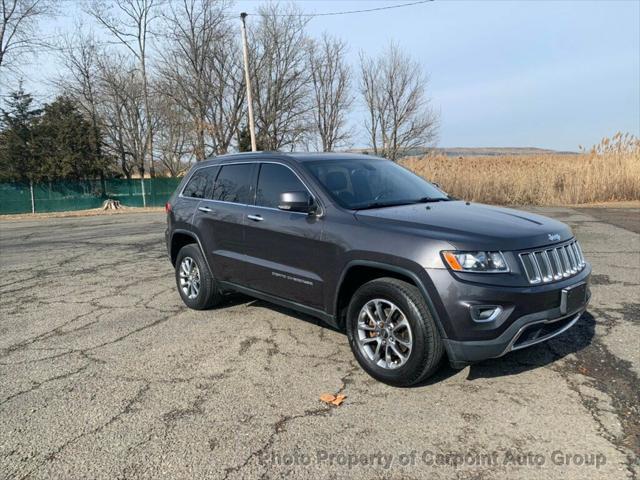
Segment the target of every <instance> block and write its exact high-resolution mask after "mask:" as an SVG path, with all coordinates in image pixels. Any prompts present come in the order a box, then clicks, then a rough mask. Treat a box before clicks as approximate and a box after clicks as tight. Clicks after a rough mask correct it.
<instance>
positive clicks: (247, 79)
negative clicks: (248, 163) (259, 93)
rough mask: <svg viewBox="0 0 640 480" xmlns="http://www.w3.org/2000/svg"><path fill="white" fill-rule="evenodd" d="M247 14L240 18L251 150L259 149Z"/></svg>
mask: <svg viewBox="0 0 640 480" xmlns="http://www.w3.org/2000/svg"><path fill="white" fill-rule="evenodd" d="M245 18H247V14H246V13H245V12H242V13H241V14H240V19H241V20H242V56H243V57H244V81H245V83H246V84H247V106H248V108H247V110H248V113H249V133H250V134H251V151H252V152H255V151H257V150H258V148H257V147H256V126H255V123H254V122H253V99H252V96H251V78H250V75H249V48H248V47H247V26H246V25H245Z"/></svg>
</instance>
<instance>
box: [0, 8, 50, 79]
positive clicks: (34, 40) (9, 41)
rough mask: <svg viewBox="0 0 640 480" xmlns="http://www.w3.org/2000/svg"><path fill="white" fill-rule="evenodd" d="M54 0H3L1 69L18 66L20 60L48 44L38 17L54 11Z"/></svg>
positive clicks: (0, 47)
mask: <svg viewBox="0 0 640 480" xmlns="http://www.w3.org/2000/svg"><path fill="white" fill-rule="evenodd" d="M53 5H54V4H53V2H52V1H51V0H2V1H1V2H0V14H1V15H0V72H2V71H3V70H5V69H11V70H15V69H16V68H17V67H18V66H19V64H20V62H24V61H25V59H26V58H27V57H28V56H29V55H31V54H33V53H35V52H36V50H37V49H38V48H41V47H43V46H45V45H46V44H45V42H44V41H43V39H42V36H41V35H39V34H38V32H37V25H38V21H39V20H40V19H41V18H42V17H44V16H46V15H51V14H52V13H53V12H54V8H53Z"/></svg>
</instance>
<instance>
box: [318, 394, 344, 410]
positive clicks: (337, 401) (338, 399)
mask: <svg viewBox="0 0 640 480" xmlns="http://www.w3.org/2000/svg"><path fill="white" fill-rule="evenodd" d="M345 398H347V396H346V395H333V394H332V393H323V394H322V395H320V400H322V401H323V402H324V403H328V404H330V405H334V406H336V407H339V406H340V405H341V404H342V402H344V399H345Z"/></svg>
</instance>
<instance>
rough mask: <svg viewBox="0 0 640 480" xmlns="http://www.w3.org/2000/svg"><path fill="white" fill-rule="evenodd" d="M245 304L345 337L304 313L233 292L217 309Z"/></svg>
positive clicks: (227, 295)
mask: <svg viewBox="0 0 640 480" xmlns="http://www.w3.org/2000/svg"><path fill="white" fill-rule="evenodd" d="M243 303H244V304H247V305H251V306H254V307H261V308H267V309H269V310H272V311H274V312H278V313H281V314H282V315H286V316H288V317H293V318H295V319H297V320H302V321H303V322H307V323H311V324H313V325H316V326H318V327H320V328H324V329H327V330H331V331H333V332H337V333H340V334H342V335H345V337H346V333H345V332H344V331H343V330H339V329H337V328H334V327H332V326H331V325H329V324H328V323H326V322H323V321H322V320H320V319H318V318H315V317H312V316H311V315H306V314H304V313H300V312H297V311H296V310H293V309H291V308H287V307H281V306H280V305H276V304H275V303H270V302H265V301H263V300H259V299H256V298H253V297H250V296H248V295H244V294H242V293H237V292H233V293H228V294H226V295H225V299H224V302H223V303H222V304H221V305H220V306H219V307H218V308H220V309H225V308H227V307H232V306H235V305H241V304H243Z"/></svg>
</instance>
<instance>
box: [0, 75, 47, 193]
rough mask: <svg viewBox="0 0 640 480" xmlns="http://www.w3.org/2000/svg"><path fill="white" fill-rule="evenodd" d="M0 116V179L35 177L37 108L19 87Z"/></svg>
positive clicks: (28, 178) (23, 179) (37, 164)
mask: <svg viewBox="0 0 640 480" xmlns="http://www.w3.org/2000/svg"><path fill="white" fill-rule="evenodd" d="M6 105H7V108H6V109H2V110H1V112H2V114H1V115H0V128H1V131H0V181H21V182H28V181H30V180H38V179H39V177H40V175H39V162H38V158H37V157H36V155H35V154H34V153H35V152H34V129H35V125H36V123H37V121H38V118H39V116H40V114H41V112H42V111H41V110H40V109H38V108H35V107H34V105H33V97H32V96H31V95H30V94H28V93H25V91H24V90H23V89H22V86H20V87H19V89H18V90H17V91H15V92H12V93H11V94H10V95H9V99H8V100H7V101H6Z"/></svg>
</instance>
